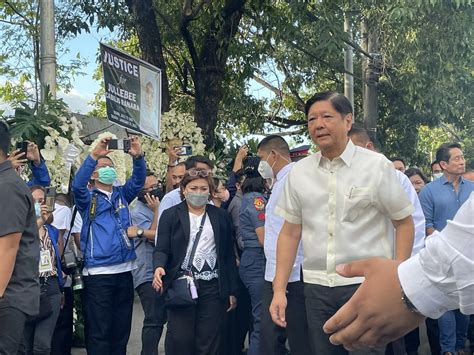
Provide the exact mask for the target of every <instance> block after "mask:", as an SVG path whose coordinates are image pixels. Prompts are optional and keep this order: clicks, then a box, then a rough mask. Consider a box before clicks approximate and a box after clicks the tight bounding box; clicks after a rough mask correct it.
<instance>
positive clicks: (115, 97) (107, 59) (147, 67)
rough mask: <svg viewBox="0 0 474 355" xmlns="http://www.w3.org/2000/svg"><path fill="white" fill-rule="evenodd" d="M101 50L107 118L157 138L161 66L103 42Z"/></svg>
mask: <svg viewBox="0 0 474 355" xmlns="http://www.w3.org/2000/svg"><path fill="white" fill-rule="evenodd" d="M100 53H101V61H102V69H103V71H104V84H105V101H106V106H107V117H108V119H109V121H110V122H113V123H116V124H118V125H120V126H122V127H124V128H127V129H129V130H132V131H136V132H140V133H143V134H145V135H148V136H150V137H152V138H155V139H159V136H160V117H161V71H160V69H158V68H156V67H154V66H152V65H151V64H149V63H147V62H144V61H142V60H140V59H138V58H136V57H133V56H131V55H129V54H126V53H124V52H122V51H120V50H118V49H116V48H113V47H110V46H108V45H105V44H103V43H101V44H100Z"/></svg>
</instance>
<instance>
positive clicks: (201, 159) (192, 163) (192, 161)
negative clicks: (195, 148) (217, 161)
mask: <svg viewBox="0 0 474 355" xmlns="http://www.w3.org/2000/svg"><path fill="white" fill-rule="evenodd" d="M198 163H202V164H206V165H207V166H208V167H209V168H210V169H211V170H212V169H214V164H213V163H212V161H211V160H210V159H209V158H208V157H205V156H203V155H193V156H192V157H189V158H188V160H186V161H185V162H184V164H185V166H186V170H189V169H193V168H195V167H196V166H197V164H198Z"/></svg>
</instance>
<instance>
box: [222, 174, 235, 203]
mask: <svg viewBox="0 0 474 355" xmlns="http://www.w3.org/2000/svg"><path fill="white" fill-rule="evenodd" d="M235 182H236V180H235V172H234V171H231V173H230V176H229V180H228V181H227V185H226V188H227V191H229V199H228V200H227V201H226V202H224V203H223V204H222V206H221V207H222V208H223V209H225V210H226V209H228V208H229V205H230V203H231V202H232V199H233V198H234V196H235V193H236V192H237V187H236V186H235Z"/></svg>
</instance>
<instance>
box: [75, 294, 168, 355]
mask: <svg viewBox="0 0 474 355" xmlns="http://www.w3.org/2000/svg"><path fill="white" fill-rule="evenodd" d="M142 324H143V310H142V306H141V304H140V299H139V298H138V296H135V302H134V304H133V318H132V333H131V334H130V340H129V342H128V346H127V354H130V355H139V354H140V350H141V348H142V341H141V330H142ZM165 332H166V330H165V331H163V334H165ZM164 339H165V337H164V335H163V336H162V337H161V341H160V346H159V353H160V354H164V353H165V350H164ZM85 354H87V352H86V350H85V349H78V348H74V349H72V355H85Z"/></svg>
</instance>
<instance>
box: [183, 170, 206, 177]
mask: <svg viewBox="0 0 474 355" xmlns="http://www.w3.org/2000/svg"><path fill="white" fill-rule="evenodd" d="M186 174H188V175H189V176H192V177H196V176H199V177H202V178H205V177H208V176H211V175H212V171H210V170H196V169H190V170H188V171H187V172H186Z"/></svg>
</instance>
